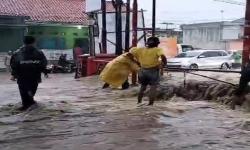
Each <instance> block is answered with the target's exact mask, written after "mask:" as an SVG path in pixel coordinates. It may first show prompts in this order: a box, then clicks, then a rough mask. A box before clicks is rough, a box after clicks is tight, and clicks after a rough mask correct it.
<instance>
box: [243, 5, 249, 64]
mask: <svg viewBox="0 0 250 150" xmlns="http://www.w3.org/2000/svg"><path fill="white" fill-rule="evenodd" d="M244 28H245V29H244V41H243V58H242V66H245V65H246V64H247V63H248V62H249V55H250V0H247V1H246V14H245V26H244Z"/></svg>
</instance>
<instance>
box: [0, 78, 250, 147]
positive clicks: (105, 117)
mask: <svg viewBox="0 0 250 150" xmlns="http://www.w3.org/2000/svg"><path fill="white" fill-rule="evenodd" d="M0 80H1V84H0V88H1V91H0V150H22V149H23V150H208V149H211V150H250V121H248V120H249V119H250V116H249V114H247V113H243V112H240V111H232V110H229V109H227V108H226V107H224V106H220V105H218V104H215V103H208V102H204V101H197V102H187V101H185V100H183V99H181V98H177V97H174V98H172V100H171V101H168V102H156V105H155V106H154V107H147V106H146V105H143V106H137V105H136V92H137V90H138V87H134V88H131V89H129V90H127V91H120V90H111V89H107V90H102V89H101V88H100V87H101V83H100V82H98V79H97V77H90V78H84V79H81V80H78V81H76V80H74V79H73V75H60V74H58V75H51V77H50V79H46V80H44V82H43V83H42V84H41V85H40V88H39V90H38V93H37V96H36V100H37V101H38V102H39V107H38V108H36V109H33V110H30V111H27V112H24V113H17V112H15V110H14V107H15V106H13V105H16V104H17V103H18V102H19V101H20V100H19V99H20V98H19V94H18V91H17V86H16V84H15V83H13V82H10V81H8V77H7V75H5V74H2V75H0ZM145 103H146V102H145Z"/></svg>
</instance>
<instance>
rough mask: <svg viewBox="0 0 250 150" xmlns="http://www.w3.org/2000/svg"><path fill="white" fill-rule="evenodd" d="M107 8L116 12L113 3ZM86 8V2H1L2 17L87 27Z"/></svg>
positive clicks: (62, 0) (54, 0)
mask: <svg viewBox="0 0 250 150" xmlns="http://www.w3.org/2000/svg"><path fill="white" fill-rule="evenodd" d="M106 7H107V12H114V11H115V9H114V7H113V4H112V2H111V1H107V6H106ZM85 8H86V0H0V15H4V16H5V15H8V16H27V17H30V19H29V20H27V21H30V22H42V23H71V24H82V25H87V24H88V21H87V20H88V15H87V14H86V13H85ZM122 10H123V11H126V5H123V6H122Z"/></svg>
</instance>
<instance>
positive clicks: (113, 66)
mask: <svg viewBox="0 0 250 150" xmlns="http://www.w3.org/2000/svg"><path fill="white" fill-rule="evenodd" d="M138 70H139V64H138V62H137V61H135V60H134V56H133V55H132V54H131V53H124V54H122V55H120V56H118V57H116V58H115V59H113V60H112V61H111V62H109V63H108V64H107V65H106V66H105V68H104V69H103V71H102V72H101V74H100V79H101V80H102V81H103V82H105V84H104V86H103V88H107V87H109V86H111V87H113V88H119V87H121V86H122V88H123V89H126V88H128V86H129V84H128V81H127V80H128V76H129V74H130V73H131V72H134V71H135V72H136V71H138Z"/></svg>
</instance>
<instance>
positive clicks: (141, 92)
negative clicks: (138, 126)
mask: <svg viewBox="0 0 250 150" xmlns="http://www.w3.org/2000/svg"><path fill="white" fill-rule="evenodd" d="M146 89H147V86H146V85H141V88H140V91H139V94H138V104H140V103H142V98H143V96H144V92H145V91H146Z"/></svg>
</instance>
